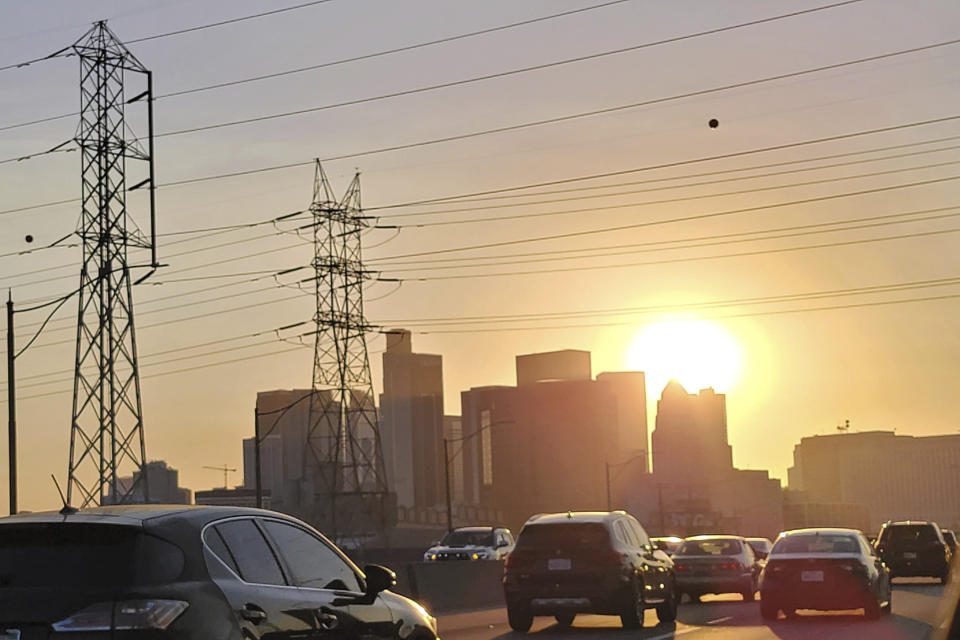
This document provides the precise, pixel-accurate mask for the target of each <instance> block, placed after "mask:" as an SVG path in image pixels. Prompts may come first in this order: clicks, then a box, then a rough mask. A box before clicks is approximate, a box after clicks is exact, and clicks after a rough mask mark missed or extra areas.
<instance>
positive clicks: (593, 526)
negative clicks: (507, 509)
mask: <svg viewBox="0 0 960 640" xmlns="http://www.w3.org/2000/svg"><path fill="white" fill-rule="evenodd" d="M603 545H606V546H610V533H609V532H608V531H607V528H606V527H604V526H603V525H602V524H600V523H598V522H570V523H563V524H530V525H527V526H525V527H524V528H523V531H521V532H520V537H519V538H518V539H517V549H528V550H529V549H545V548H571V547H596V546H603Z"/></svg>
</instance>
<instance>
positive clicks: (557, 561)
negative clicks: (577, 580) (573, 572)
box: [547, 558, 570, 571]
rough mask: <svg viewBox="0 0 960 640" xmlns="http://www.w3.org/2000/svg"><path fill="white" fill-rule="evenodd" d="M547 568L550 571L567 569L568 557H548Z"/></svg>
mask: <svg viewBox="0 0 960 640" xmlns="http://www.w3.org/2000/svg"><path fill="white" fill-rule="evenodd" d="M547 569H549V570H550V571H569V570H570V558H550V559H549V560H547Z"/></svg>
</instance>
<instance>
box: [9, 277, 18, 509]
mask: <svg viewBox="0 0 960 640" xmlns="http://www.w3.org/2000/svg"><path fill="white" fill-rule="evenodd" d="M16 357H17V354H16V352H15V351H14V340H13V292H12V291H10V290H9V289H8V290H7V415H8V421H7V446H8V447H9V453H10V466H9V471H8V473H9V478H10V515H13V514H15V513H16V512H17V391H16V385H15V382H16V379H17V378H16V374H15V372H14V360H15V359H16Z"/></svg>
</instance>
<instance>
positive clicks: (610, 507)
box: [603, 449, 647, 511]
mask: <svg viewBox="0 0 960 640" xmlns="http://www.w3.org/2000/svg"><path fill="white" fill-rule="evenodd" d="M638 458H643V459H644V460H646V458H647V451H646V449H641V450H640V452H639V453H637V454H635V455H633V456H631V457H629V458H627V459H626V460H624V461H623V462H618V463H616V464H610V462H609V461H605V462H604V463H603V464H604V465H605V467H606V472H607V473H606V476H607V511H613V499H612V498H611V496H610V469H611V468H615V467H623V466H626V465H628V464H630V463H631V462H633V461H634V460H637V459H638ZM614 479H616V478H614Z"/></svg>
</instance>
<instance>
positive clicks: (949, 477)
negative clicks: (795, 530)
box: [788, 431, 960, 531]
mask: <svg viewBox="0 0 960 640" xmlns="http://www.w3.org/2000/svg"><path fill="white" fill-rule="evenodd" d="M958 478H960V435H942V436H924V437H915V436H907V435H897V434H896V433H894V432H892V431H865V432H861V433H856V432H853V433H851V432H847V433H837V434H831V435H821V436H811V437H808V438H803V439H801V440H800V443H799V444H798V445H796V446H795V447H794V449H793V467H791V468H790V469H789V470H788V484H789V487H790V489H792V490H798V491H802V492H803V494H804V495H805V496H806V498H807V500H808V501H809V502H811V503H817V504H827V505H829V504H836V503H852V504H858V505H863V506H864V507H866V509H867V512H868V513H869V529H870V531H877V530H879V528H880V525H881V524H882V523H883V522H885V521H886V520H907V519H914V520H933V521H934V522H937V523H938V524H940V525H941V526H943V527H947V528H957V527H960V491H958V487H960V482H958V480H957V479H958Z"/></svg>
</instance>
